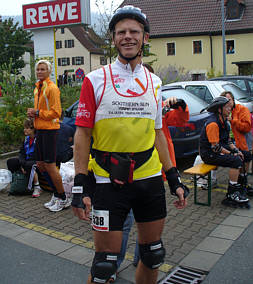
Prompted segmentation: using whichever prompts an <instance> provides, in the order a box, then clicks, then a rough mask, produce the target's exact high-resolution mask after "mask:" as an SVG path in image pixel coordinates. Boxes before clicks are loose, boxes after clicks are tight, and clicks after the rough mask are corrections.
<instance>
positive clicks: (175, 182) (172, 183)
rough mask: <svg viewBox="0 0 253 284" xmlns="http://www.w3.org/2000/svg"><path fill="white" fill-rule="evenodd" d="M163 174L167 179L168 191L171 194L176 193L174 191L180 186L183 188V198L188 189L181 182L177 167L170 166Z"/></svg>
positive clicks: (187, 193)
mask: <svg viewBox="0 0 253 284" xmlns="http://www.w3.org/2000/svg"><path fill="white" fill-rule="evenodd" d="M165 175H166V179H167V181H168V185H169V187H170V193H171V194H172V195H177V193H176V191H177V189H178V188H179V187H181V188H182V189H183V190H184V198H186V197H187V196H188V195H189V192H190V191H189V189H188V187H187V186H185V185H184V184H182V182H181V179H180V174H179V172H178V170H177V168H175V167H173V168H170V169H169V170H168V171H167V172H165Z"/></svg>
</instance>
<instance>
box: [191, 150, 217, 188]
mask: <svg viewBox="0 0 253 284" xmlns="http://www.w3.org/2000/svg"><path fill="white" fill-rule="evenodd" d="M202 163H204V162H203V160H202V159H201V157H200V155H198V156H197V157H196V159H195V161H194V164H193V166H196V165H198V164H202ZM216 172H217V170H214V171H211V177H212V187H215V186H216V185H217V178H216ZM197 179H198V180H197V186H198V187H201V188H204V189H207V187H208V182H207V179H206V178H201V177H200V176H197Z"/></svg>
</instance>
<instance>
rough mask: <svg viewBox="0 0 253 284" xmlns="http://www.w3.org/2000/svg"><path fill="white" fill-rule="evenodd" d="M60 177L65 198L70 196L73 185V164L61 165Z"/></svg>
mask: <svg viewBox="0 0 253 284" xmlns="http://www.w3.org/2000/svg"><path fill="white" fill-rule="evenodd" d="M60 175H61V177H62V184H63V187H64V191H65V194H66V196H67V197H71V196H72V192H71V191H72V186H73V185H74V177H75V168H74V162H67V163H61V167H60Z"/></svg>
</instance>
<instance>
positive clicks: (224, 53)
mask: <svg viewBox="0 0 253 284" xmlns="http://www.w3.org/2000/svg"><path fill="white" fill-rule="evenodd" d="M224 7H225V6H224V0H221V22H222V47H223V48H222V50H223V76H226V74H227V70H226V65H227V64H226V39H225V15H224Z"/></svg>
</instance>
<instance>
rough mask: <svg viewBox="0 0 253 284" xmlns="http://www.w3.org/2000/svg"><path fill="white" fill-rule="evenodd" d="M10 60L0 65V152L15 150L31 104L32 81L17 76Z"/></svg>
mask: <svg viewBox="0 0 253 284" xmlns="http://www.w3.org/2000/svg"><path fill="white" fill-rule="evenodd" d="M12 66H13V64H12V61H10V62H9V64H8V65H7V64H6V63H5V64H3V65H2V66H1V70H2V73H1V80H2V82H1V86H2V97H1V100H0V152H1V153H3V152H5V151H10V150H14V149H15V150H16V149H17V148H19V145H20V143H21V141H22V140H23V138H24V133H23V122H24V119H25V118H26V110H27V108H28V107H31V106H33V89H34V82H33V81H31V80H30V81H27V80H23V79H22V78H21V77H18V76H17V75H15V74H17V72H16V70H14V74H13V73H12V72H13V69H12Z"/></svg>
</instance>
